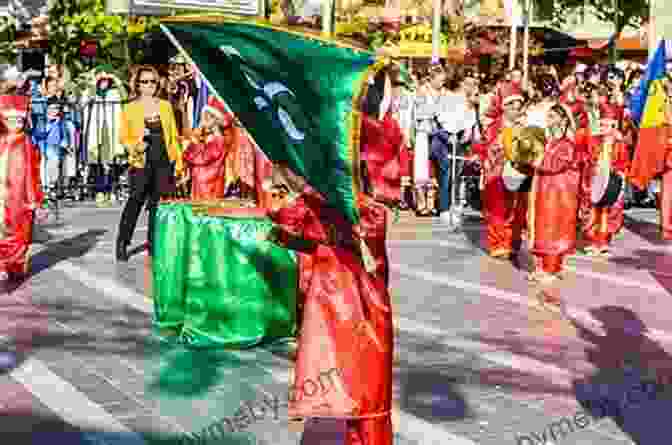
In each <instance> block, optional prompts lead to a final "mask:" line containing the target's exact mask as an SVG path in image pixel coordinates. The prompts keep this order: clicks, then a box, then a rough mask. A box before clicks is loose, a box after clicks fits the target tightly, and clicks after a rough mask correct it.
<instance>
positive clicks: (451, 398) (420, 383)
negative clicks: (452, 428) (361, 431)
mask: <svg viewBox="0 0 672 445" xmlns="http://www.w3.org/2000/svg"><path fill="white" fill-rule="evenodd" d="M409 365H410V364H409ZM446 368H448V366H445V365H443V366H439V365H437V366H436V367H433V366H425V367H422V368H420V367H417V366H416V367H415V368H413V367H411V368H410V369H408V368H406V367H405V366H404V368H403V370H402V371H400V373H399V374H400V385H401V394H400V397H399V399H400V402H399V405H400V408H401V409H402V410H404V411H407V412H409V413H411V414H413V415H415V416H417V417H419V418H421V419H424V420H426V421H429V422H433V423H434V422H446V421H460V420H465V419H470V418H474V417H475V413H474V412H473V410H472V409H471V408H470V407H469V405H468V403H467V400H466V397H465V396H464V394H463V393H462V391H461V390H460V386H461V385H463V384H467V383H469V382H468V378H465V377H464V376H456V375H455V372H450V371H449V370H447V369H446Z"/></svg>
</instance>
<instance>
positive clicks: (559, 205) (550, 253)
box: [528, 138, 580, 273]
mask: <svg viewBox="0 0 672 445" xmlns="http://www.w3.org/2000/svg"><path fill="white" fill-rule="evenodd" d="M579 181H580V176H579V170H578V166H577V161H576V154H575V146H574V142H573V141H572V140H570V139H568V138H562V139H554V140H551V141H549V142H547V144H546V147H545V150H544V158H543V161H542V163H541V165H540V166H539V167H537V169H536V172H535V175H534V177H533V179H532V190H531V191H530V202H529V212H528V227H529V232H528V245H529V246H530V252H531V253H532V254H533V255H534V256H535V257H536V258H537V259H538V260H539V261H540V262H541V267H542V269H543V270H544V271H545V272H548V273H558V272H560V271H561V268H562V260H563V257H564V256H565V255H567V254H570V253H572V252H573V251H574V250H575V248H576V218H577V210H578V191H579Z"/></svg>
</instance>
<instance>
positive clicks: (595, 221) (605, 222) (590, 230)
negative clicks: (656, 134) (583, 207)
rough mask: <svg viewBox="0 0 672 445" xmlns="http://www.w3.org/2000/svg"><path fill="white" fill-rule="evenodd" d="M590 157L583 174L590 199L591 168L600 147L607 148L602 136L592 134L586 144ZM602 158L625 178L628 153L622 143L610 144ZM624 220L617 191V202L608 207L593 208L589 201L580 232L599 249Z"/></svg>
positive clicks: (622, 202)
mask: <svg viewBox="0 0 672 445" xmlns="http://www.w3.org/2000/svg"><path fill="white" fill-rule="evenodd" d="M590 148H591V152H590V155H591V157H590V158H589V160H588V162H587V163H586V168H585V169H584V174H583V178H582V181H583V189H584V190H587V192H586V193H587V195H588V199H589V200H590V191H591V190H590V189H591V187H590V184H591V182H592V179H593V176H594V175H595V170H596V169H597V168H598V160H599V158H600V155H601V153H602V152H603V150H606V149H607V146H605V144H604V138H603V137H602V136H594V137H593V138H592V140H591V144H590ZM605 154H606V155H607V159H606V161H607V162H608V163H609V165H610V168H611V170H612V171H615V172H618V173H620V174H621V175H623V176H624V177H625V175H626V173H627V171H628V169H629V168H630V156H629V153H628V149H627V147H626V145H625V144H624V143H623V142H620V141H619V142H616V143H614V144H613V145H612V147H611V149H610V152H608V153H605ZM624 219H625V199H624V195H623V194H621V196H620V197H619V199H618V201H616V203H615V204H614V205H613V206H611V207H608V208H596V207H593V206H592V202H591V203H590V211H589V212H588V213H587V218H586V220H585V221H584V227H583V233H584V236H585V238H586V240H587V241H588V242H589V243H590V245H591V246H592V247H595V248H599V249H603V248H605V247H607V245H608V244H609V243H610V242H611V240H612V238H613V236H614V235H615V234H616V233H618V232H619V231H620V230H621V228H623V223H624Z"/></svg>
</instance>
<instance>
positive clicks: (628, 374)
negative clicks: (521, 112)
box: [0, 207, 672, 445]
mask: <svg viewBox="0 0 672 445" xmlns="http://www.w3.org/2000/svg"><path fill="white" fill-rule="evenodd" d="M119 214H120V209H119V208H109V209H96V208H93V207H81V208H75V209H68V210H67V211H66V212H65V224H63V225H60V226H59V225H47V226H45V227H41V228H40V229H39V230H38V232H37V234H36V245H35V249H36V252H37V253H36V256H35V258H34V265H33V268H34V275H33V276H32V277H31V279H30V280H29V281H28V282H27V283H25V284H24V285H23V286H21V287H20V288H18V289H4V290H3V293H2V294H1V296H0V317H1V320H0V336H2V338H4V339H5V341H6V343H7V345H6V346H4V348H5V349H15V350H17V351H18V358H19V363H17V365H16V367H14V368H13V369H12V371H11V372H9V373H5V374H0V385H2V389H0V413H1V414H2V415H1V416H0V431H1V432H2V435H1V437H2V438H3V440H2V441H1V443H3V444H4V443H7V444H11V445H23V444H33V445H36V444H39V445H42V444H50V445H52V444H53V445H56V444H58V445H60V444H67V445H70V444H73V445H78V444H88V443H90V444H124V445H125V444H138V445H140V444H143V443H145V444H159V443H161V444H166V445H168V444H178V443H185V444H186V443H195V444H196V443H203V444H206V443H207V444H213V445H214V444H269V445H271V444H272V445H290V444H298V443H299V437H300V433H299V430H300V425H294V424H292V426H291V427H290V428H288V419H287V414H286V398H287V387H288V382H289V381H290V379H291V361H290V358H289V357H290V356H289V354H288V353H287V347H286V346H284V345H277V346H272V347H268V348H265V349H261V348H257V349H253V350H249V351H218V352H217V351H189V350H185V349H181V348H177V347H172V346H167V345H165V344H161V343H159V342H158V341H157V340H155V339H154V338H153V337H152V335H151V330H150V324H151V315H152V310H153V309H152V302H151V289H150V288H149V287H150V286H149V285H148V283H149V280H148V278H149V275H148V270H147V267H146V265H147V263H146V257H145V254H144V252H141V251H139V252H137V253H136V254H135V255H134V256H133V258H132V260H131V261H130V262H129V263H128V264H123V265H116V264H115V263H114V261H113V249H114V239H115V236H116V233H115V229H116V223H117V221H118V219H119ZM627 218H628V220H627V228H628V230H627V231H626V233H625V235H624V237H623V239H620V240H619V241H617V242H616V244H615V248H614V255H613V257H612V258H611V259H610V260H609V261H608V262H607V261H603V260H595V259H588V258H585V257H578V258H573V259H571V261H570V267H569V270H568V274H567V276H566V278H565V279H564V280H563V281H562V283H561V286H560V288H559V289H560V292H561V294H562V296H563V298H564V299H565V300H566V301H567V311H568V312H569V314H570V315H571V316H572V318H574V319H576V320H579V323H577V324H578V325H579V326H581V327H577V326H575V325H572V324H570V323H569V322H568V321H566V320H562V319H561V318H560V317H559V316H557V315H556V314H553V313H551V312H549V311H547V310H545V309H543V308H541V307H539V305H538V304H537V300H536V293H537V291H538V289H535V288H533V287H531V286H530V284H529V283H528V282H527V281H526V278H525V273H524V272H523V271H521V270H517V269H515V268H514V267H513V266H512V265H511V264H508V263H499V262H496V261H494V260H491V259H489V258H487V257H486V256H484V253H483V252H482V250H481V247H480V244H481V241H480V238H481V234H480V223H479V221H478V220H477V219H475V218H472V219H471V220H469V221H468V222H467V223H466V226H465V233H459V234H454V233H451V232H449V231H448V230H447V229H446V228H445V227H441V226H439V225H438V224H437V223H436V222H432V220H431V219H429V220H416V219H415V218H411V217H409V216H402V217H401V219H400V221H399V222H398V223H396V224H394V226H393V227H392V229H391V238H392V239H391V241H390V243H389V251H390V262H391V267H392V270H393V279H392V284H391V292H392V296H393V301H394V304H395V306H394V307H395V311H396V327H397V331H396V335H397V337H396V352H395V355H396V366H395V369H394V373H395V404H396V409H395V414H394V422H395V425H396V431H397V433H398V434H397V440H396V444H395V445H407V444H409V445H410V444H418V445H420V444H421V445H445V444H451V445H452V444H454V445H473V444H479V445H506V444H520V445H528V444H535V445H536V444H539V445H544V444H546V443H556V444H560V443H567V444H575V445H584V444H585V445H588V444H591V445H603V444H605V445H606V444H609V445H612V444H613V445H625V444H628V443H633V442H634V443H641V444H645V445H658V444H661V445H663V444H666V443H668V442H669V439H668V438H667V437H668V434H669V433H668V429H669V428H670V427H668V426H667V425H669V424H670V422H664V420H666V418H667V417H669V412H670V408H672V397H670V395H669V392H666V391H664V390H665V385H663V384H658V385H656V386H655V387H652V388H653V390H652V391H649V392H651V394H649V395H650V397H644V396H643V395H642V394H641V393H642V392H646V391H641V390H640V394H639V398H633V397H630V396H632V394H631V391H630V388H631V387H634V386H637V385H635V383H636V382H638V381H640V380H641V378H640V377H641V375H642V374H647V375H648V380H647V381H657V382H658V383H660V382H663V383H664V381H666V375H672V372H669V370H670V369H672V358H671V357H670V356H669V352H670V351H671V350H672V312H671V311H670V307H671V306H670V297H671V294H672V267H670V266H672V247H669V246H665V245H661V244H659V243H658V242H657V241H656V239H657V238H656V236H657V233H656V230H657V228H656V226H655V221H656V215H655V212H652V211H650V210H633V211H631V212H629V214H628V217H627ZM145 235H146V222H140V223H139V230H138V231H137V232H136V243H135V244H136V245H138V246H140V244H141V243H142V241H143V240H144V237H145ZM523 260H525V258H523ZM0 357H2V356H0ZM623 360H625V361H627V362H629V363H630V365H629V366H630V368H632V369H630V368H627V367H626V366H621V364H622V362H623ZM0 361H1V360H0ZM0 366H2V365H0ZM4 366H8V364H4ZM666 372H668V374H666ZM654 373H655V375H654V376H652V375H653V374H654ZM653 393H655V394H653ZM600 397H601V399H600V400H613V403H611V404H610V405H609V409H603V410H602V411H601V412H596V411H600V410H599V409H597V410H596V409H595V408H596V406H597V404H596V402H594V403H591V401H593V400H594V399H596V398H598V399H599V398H600ZM635 399H636V400H635ZM246 403H248V404H249V406H251V409H252V413H253V414H254V417H255V420H254V421H253V422H250V425H249V426H248V427H247V428H246V429H245V430H244V431H239V432H233V433H231V432H228V429H227V428H226V419H227V418H231V417H233V416H236V414H237V411H238V410H239V408H240V407H241V406H245V405H246ZM283 405H284V407H283ZM600 407H604V406H602V405H599V406H597V408H600ZM581 413H584V414H585V415H584V416H583V417H582V422H579V421H578V417H580V414H581ZM563 422H564V423H563ZM211 425H222V427H221V428H216V427H211ZM330 427H331V425H328V424H325V430H326V429H328V428H330ZM563 427H564V430H563V429H562V428H563ZM220 433H221V434H220ZM5 438H7V439H8V440H4V439H5ZM315 443H318V442H315ZM319 443H321V444H322V443H324V444H328V443H331V442H329V441H328V440H327V439H323V440H321V441H320V442H319ZM333 443H336V442H333Z"/></svg>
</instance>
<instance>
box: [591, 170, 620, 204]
mask: <svg viewBox="0 0 672 445" xmlns="http://www.w3.org/2000/svg"><path fill="white" fill-rule="evenodd" d="M624 185H625V184H624V181H623V176H621V175H619V174H618V173H616V172H614V171H611V170H606V169H599V170H598V172H597V173H596V174H595V176H593V181H592V183H591V197H590V198H591V202H592V204H593V205H594V206H595V207H611V206H612V205H614V204H616V201H618V197H619V196H620V195H621V193H622V192H623V187H624Z"/></svg>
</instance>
